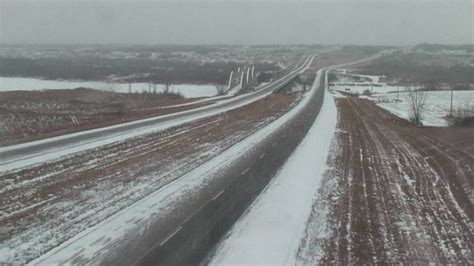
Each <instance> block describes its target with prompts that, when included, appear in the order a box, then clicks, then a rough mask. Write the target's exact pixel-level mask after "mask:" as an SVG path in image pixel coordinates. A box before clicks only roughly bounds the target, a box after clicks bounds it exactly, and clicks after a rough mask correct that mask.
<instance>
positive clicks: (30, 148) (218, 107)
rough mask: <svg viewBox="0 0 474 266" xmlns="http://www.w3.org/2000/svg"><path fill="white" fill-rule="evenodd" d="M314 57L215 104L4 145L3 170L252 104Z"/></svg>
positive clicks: (0, 152)
mask: <svg viewBox="0 0 474 266" xmlns="http://www.w3.org/2000/svg"><path fill="white" fill-rule="evenodd" d="M314 57H315V56H309V57H308V58H306V60H305V61H304V63H303V64H302V65H300V66H298V67H297V68H296V69H294V70H293V71H291V72H290V73H289V74H287V75H285V76H284V77H282V78H280V79H278V80H276V81H275V82H272V83H270V84H268V85H266V86H264V87H262V88H261V89H259V90H257V91H255V92H252V93H248V94H243V95H240V96H237V97H233V98H231V99H225V100H221V101H218V102H216V103H215V104H211V105H208V106H204V107H200V108H196V109H192V110H187V111H183V112H179V113H174V114H169V115H164V116H159V117H154V118H148V119H143V120H138V121H133V122H129V123H124V124H119V125H114V126H109V127H105V128H99V129H94V130H88V131H84V132H78V133H73V134H67V135H63V136H58V137H53V138H48V139H44V140H38V141H33V142H28V143H23V144H17V145H12V146H7V147H2V148H0V172H7V171H11V170H14V169H18V168H23V167H26V166H29V165H33V164H38V163H44V162H45V161H48V160H53V159H56V158H59V157H62V156H66V155H69V154H73V153H76V152H79V151H84V150H87V149H92V148H95V147H99V146H102V145H106V144H109V143H113V142H116V141H119V140H124V139H127V138H131V137H136V136H140V135H143V134H147V133H151V132H157V131H161V130H164V129H167V128H171V127H174V126H178V125H182V124H184V123H188V122H191V121H194V120H197V119H201V118H205V117H209V116H212V115H216V114H219V113H223V112H226V111H229V110H232V109H235V108H239V107H241V106H244V105H247V104H250V103H252V102H255V101H257V100H259V99H261V98H263V97H266V96H268V95H270V94H271V93H272V92H273V91H274V90H276V89H278V88H280V87H282V86H284V85H285V84H286V83H287V82H289V81H290V80H292V79H293V78H294V77H295V76H296V75H298V74H299V73H301V72H303V71H305V70H306V69H307V68H308V67H309V66H310V65H311V63H312V62H313V59H314Z"/></svg>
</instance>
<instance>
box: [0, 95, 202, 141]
mask: <svg viewBox="0 0 474 266" xmlns="http://www.w3.org/2000/svg"><path fill="white" fill-rule="evenodd" d="M193 100H196V99H193ZM190 101H191V100H190V99H185V98H183V97H180V96H177V95H166V96H165V95H154V94H151V93H149V94H136V93H132V94H127V93H114V92H105V91H98V90H92V89H74V90H46V91H9V92H0V125H1V127H0V146H5V145H11V144H16V143H22V142H28V141H32V140H38V139H43V138H48V137H52V136H57V135H62V134H66V133H72V132H78V131H82V130H87V129H93V128H99V127H104V126H108V125H113V124H117V123H123V122H127V121H132V120H136V119H140V118H146V117H152V116H157V115H165V114H169V113H174V112H179V111H184V110H187V109H190V108H196V107H199V106H203V105H204V104H202V103H201V104H195V105H186V106H181V107H171V106H172V105H179V104H183V103H187V102H190ZM207 104H209V103H207ZM165 106H169V107H168V108H162V107H165Z"/></svg>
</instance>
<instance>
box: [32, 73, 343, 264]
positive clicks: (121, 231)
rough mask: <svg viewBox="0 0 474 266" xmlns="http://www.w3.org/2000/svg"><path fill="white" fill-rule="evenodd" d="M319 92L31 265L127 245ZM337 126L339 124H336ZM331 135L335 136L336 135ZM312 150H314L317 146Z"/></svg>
mask: <svg viewBox="0 0 474 266" xmlns="http://www.w3.org/2000/svg"><path fill="white" fill-rule="evenodd" d="M319 78H320V75H318V78H317V80H316V81H315V84H319V83H320V82H319ZM315 90H316V88H313V90H312V91H310V92H308V93H307V94H306V95H305V96H304V98H303V99H302V100H301V102H300V103H298V105H296V106H295V107H294V108H293V109H291V110H290V111H289V112H287V113H285V114H284V115H282V116H281V117H280V118H278V119H276V120H275V121H273V122H272V123H271V124H269V125H267V126H265V127H264V128H262V129H261V130H259V131H257V132H255V133H254V134H252V135H250V136H249V137H247V138H245V139H244V140H242V141H241V142H239V143H237V144H235V145H233V146H232V147H230V148H229V149H227V150H225V151H224V152H222V153H221V154H219V155H218V156H217V157H214V158H212V159H211V160H209V161H207V162H206V163H204V164H202V165H200V166H199V167H197V168H195V169H194V170H192V171H190V172H188V173H187V174H185V175H184V176H182V177H180V178H179V179H176V180H175V181H174V182H172V183H170V184H168V185H167V186H164V187H163V188H161V189H159V190H157V191H155V192H153V193H151V194H150V195H148V196H147V197H145V198H143V199H142V200H140V201H137V202H136V203H134V204H133V205H131V206H130V207H129V208H126V209H123V210H122V211H120V212H118V213H116V214H115V215H113V216H111V217H109V218H108V219H106V220H104V221H103V222H101V223H99V224H97V225H95V226H93V227H90V228H88V229H87V230H85V231H83V232H81V233H80V234H78V235H76V236H75V237H73V238H71V239H70V240H68V241H66V242H64V243H62V244H61V245H59V246H57V247H56V248H54V249H52V250H50V251H49V252H47V253H45V254H44V255H42V256H41V257H39V258H38V259H36V260H34V261H32V262H31V264H33V265H36V264H40V265H50V264H58V263H60V262H67V260H70V259H72V258H74V257H79V256H80V257H81V258H82V259H84V260H89V259H90V260H92V261H95V262H97V260H99V261H100V256H101V255H103V254H104V252H106V251H107V250H108V249H110V248H113V247H116V246H119V245H124V243H125V244H126V242H124V240H126V237H127V236H129V234H133V233H134V234H137V233H139V232H141V230H143V228H147V226H149V223H150V221H151V220H152V218H153V217H155V216H156V214H159V215H160V216H161V217H166V216H167V215H169V213H170V212H173V211H174V210H175V208H176V206H179V204H180V203H181V202H194V201H195V198H196V197H197V194H198V193H196V191H199V190H204V189H205V188H206V187H211V184H212V183H213V182H214V181H213V179H214V178H216V176H215V175H214V174H215V173H217V172H219V171H223V169H225V168H226V167H229V166H230V165H232V164H233V163H234V162H235V161H236V159H237V158H239V157H240V156H244V155H245V154H246V153H247V152H249V151H250V150H252V149H253V148H254V147H256V146H257V145H258V144H259V143H261V142H262V141H263V140H265V139H266V138H268V137H270V136H271V135H272V134H273V133H274V132H275V130H277V129H278V128H280V127H283V126H284V125H285V124H286V123H287V122H288V121H289V120H290V119H292V118H293V117H294V116H295V115H296V114H297V113H298V112H300V111H301V109H302V108H303V107H304V106H305V105H306V104H307V103H308V101H309V99H310V97H311V95H312V94H313V93H314V91H315ZM334 115H335V111H334ZM331 119H332V118H331ZM333 122H334V124H335V121H333ZM325 134H326V133H325ZM327 134H328V135H330V136H332V132H330V134H329V133H327ZM323 143H324V142H321V145H322V144H323ZM312 145H314V144H312ZM312 147H313V148H314V146H312ZM321 157H324V159H325V158H326V154H323V155H321ZM295 189H297V188H295ZM293 191H294V190H293ZM216 192H218V191H216ZM306 196H308V195H306ZM311 196H312V195H310V196H309V198H302V202H305V203H306V204H307V206H308V207H307V208H306V210H307V211H308V212H309V211H310V207H311ZM193 199H194V200H193ZM307 201H308V202H307ZM300 202H301V201H300ZM303 208H304V207H301V209H300V210H303ZM196 209H199V208H196ZM308 214H309V213H308ZM303 222H304V221H303ZM303 229H304V228H302V229H301V231H302V232H301V233H303ZM298 244H299V242H298V243H296V245H298ZM93 264H94V263H93Z"/></svg>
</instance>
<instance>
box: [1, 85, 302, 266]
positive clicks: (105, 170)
mask: <svg viewBox="0 0 474 266" xmlns="http://www.w3.org/2000/svg"><path fill="white" fill-rule="evenodd" d="M299 100H300V97H299V96H298V95H297V94H292V95H284V94H273V95H271V96H268V97H266V98H264V99H261V100H259V101H256V102H254V103H252V104H249V105H248V106H245V107H242V108H238V109H234V110H231V111H228V112H226V113H224V114H220V115H216V116H213V117H209V118H205V119H201V120H199V121H196V122H193V123H188V124H185V125H183V126H179V127H176V128H172V129H169V130H165V131H163V132H158V133H153V134H149V135H144V136H141V137H137V138H133V139H128V140H126V141H123V142H118V143H113V144H110V145H106V146H103V147H100V148H96V149H94V151H93V152H90V151H86V152H83V153H79V154H76V155H73V156H69V157H66V158H64V159H61V160H58V161H54V162H45V163H44V164H41V165H38V166H34V167H29V168H27V169H24V170H19V171H15V172H11V173H4V174H2V176H1V178H0V206H1V207H0V225H1V227H0V242H3V244H4V247H10V248H11V250H10V251H11V252H13V254H12V255H11V256H13V257H12V258H8V259H7V261H12V262H17V263H24V262H26V261H28V260H29V259H31V258H34V257H36V256H38V255H39V254H40V253H42V252H44V251H46V250H48V249H49V248H51V247H53V246H55V245H57V244H58V243H61V242H62V241H64V240H66V239H68V238H69V237H71V236H73V235H75V234H77V233H78V232H80V231H82V230H84V228H87V227H89V226H92V225H94V224H97V223H98V222H100V221H101V220H103V219H105V218H107V217H108V216H110V215H112V214H113V213H115V212H117V211H119V210H121V209H122V208H125V207H127V206H129V205H131V203H133V202H135V201H137V200H139V199H140V198H142V197H144V196H146V195H148V194H149V193H151V192H153V191H156V190H157V189H159V188H160V187H162V186H164V185H166V184H168V183H169V182H172V181H173V180H175V179H176V178H179V177H180V176H181V175H183V174H185V173H186V172H188V171H190V170H192V169H194V168H196V167H197V166H199V165H200V164H202V163H203V162H205V161H207V160H209V159H211V158H212V157H214V156H216V155H218V154H219V153H221V152H222V151H224V150H225V149H227V148H229V147H230V146H232V145H233V144H235V143H237V142H239V141H241V140H242V139H243V138H245V137H247V136H249V135H250V134H252V133H254V132H255V131H257V130H258V129H260V128H262V127H263V126H265V125H267V124H268V123H270V122H271V121H273V120H274V119H276V118H277V117H279V116H280V115H282V114H283V113H285V112H287V111H288V110H289V109H291V108H292V107H293V106H294V105H295V104H296V103H297V102H298V101H299ZM18 246H22V247H23V248H22V249H21V250H20V249H15V248H16V247H18Z"/></svg>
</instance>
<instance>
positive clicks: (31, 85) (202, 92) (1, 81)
mask: <svg viewBox="0 0 474 266" xmlns="http://www.w3.org/2000/svg"><path fill="white" fill-rule="evenodd" d="M79 87H84V88H90V89H96V90H103V91H114V92H124V93H125V92H128V91H129V84H128V83H117V82H105V81H66V80H44V79H37V78H17V77H0V91H14V90H28V91H30V90H42V89H50V90H57V89H74V88H79ZM150 89H151V90H152V91H153V90H154V87H153V85H151V87H150V84H149V83H131V91H132V92H138V93H141V92H143V91H149V90H150ZM164 89H165V85H164V84H156V91H157V92H163V91H164ZM170 90H171V91H173V92H177V93H181V94H182V95H183V96H184V97H186V98H199V97H210V96H215V95H216V94H217V88H216V86H214V85H202V84H176V85H172V86H171V88H170Z"/></svg>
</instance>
